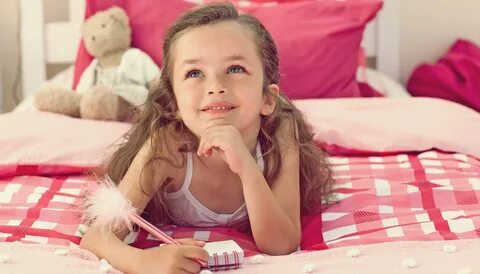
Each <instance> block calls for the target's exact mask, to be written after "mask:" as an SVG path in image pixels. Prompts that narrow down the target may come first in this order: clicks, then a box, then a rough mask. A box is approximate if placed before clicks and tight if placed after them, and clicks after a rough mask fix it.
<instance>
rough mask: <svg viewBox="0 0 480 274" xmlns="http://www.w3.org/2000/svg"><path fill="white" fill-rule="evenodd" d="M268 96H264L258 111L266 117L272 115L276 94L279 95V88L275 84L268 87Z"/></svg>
mask: <svg viewBox="0 0 480 274" xmlns="http://www.w3.org/2000/svg"><path fill="white" fill-rule="evenodd" d="M268 90H269V92H268V94H267V95H265V96H264V97H265V101H264V102H263V106H262V108H261V109H260V114H262V115H264V116H267V115H270V114H272V112H273V111H274V110H275V107H276V106H277V98H278V94H279V93H280V88H279V87H278V85H276V84H271V85H268Z"/></svg>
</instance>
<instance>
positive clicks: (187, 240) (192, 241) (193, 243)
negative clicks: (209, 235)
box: [175, 238, 205, 247]
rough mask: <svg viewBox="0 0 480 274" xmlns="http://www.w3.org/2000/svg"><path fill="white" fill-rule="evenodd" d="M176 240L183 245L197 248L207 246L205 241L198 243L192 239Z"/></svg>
mask: <svg viewBox="0 0 480 274" xmlns="http://www.w3.org/2000/svg"><path fill="white" fill-rule="evenodd" d="M175 240H176V241H177V242H179V243H180V244H182V245H195V246H199V247H203V246H204V245H205V242H204V241H197V240H195V239H191V238H186V239H175Z"/></svg>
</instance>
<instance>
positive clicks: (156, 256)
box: [126, 239, 208, 274]
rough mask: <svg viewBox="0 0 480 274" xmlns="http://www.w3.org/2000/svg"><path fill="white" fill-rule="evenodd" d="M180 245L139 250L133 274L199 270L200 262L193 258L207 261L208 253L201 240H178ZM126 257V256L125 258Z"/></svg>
mask: <svg viewBox="0 0 480 274" xmlns="http://www.w3.org/2000/svg"><path fill="white" fill-rule="evenodd" d="M178 242H180V243H181V245H173V244H166V245H163V246H161V247H157V248H151V249H146V250H140V253H139V259H138V260H136V263H137V267H136V269H137V271H135V274H154V273H161V274H177V273H181V274H185V273H198V272H200V268H201V266H200V264H199V263H198V262H197V261H195V260H202V261H204V262H207V261H208V253H207V251H206V250H205V249H203V248H202V247H203V246H204V245H205V243H204V242H202V241H196V240H194V239H184V240H178ZM126 259H128V258H126Z"/></svg>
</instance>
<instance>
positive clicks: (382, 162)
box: [0, 151, 480, 255]
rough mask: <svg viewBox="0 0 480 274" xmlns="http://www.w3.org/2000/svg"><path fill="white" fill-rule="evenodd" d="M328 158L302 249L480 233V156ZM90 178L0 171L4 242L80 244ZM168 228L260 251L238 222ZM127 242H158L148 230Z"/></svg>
mask: <svg viewBox="0 0 480 274" xmlns="http://www.w3.org/2000/svg"><path fill="white" fill-rule="evenodd" d="M330 160H331V162H332V164H333V168H334V174H335V178H336V184H335V193H336V195H337V200H338V201H337V202H336V203H334V204H332V205H331V206H330V207H328V208H327V209H326V210H325V211H324V212H323V213H322V214H321V215H320V214H319V215H312V216H304V217H303V218H302V225H303V227H302V228H303V239H302V244H301V247H302V249H306V250H310V249H326V248H330V247H340V246H351V245H360V244H371V243H379V242H391V241H431V240H453V239H475V238H478V237H480V205H479V199H478V197H480V161H479V160H477V159H475V158H473V157H469V156H467V155H464V154H458V153H456V154H451V153H443V152H439V151H427V152H424V153H420V154H396V155H391V156H381V157H380V156H376V157H331V158H330ZM93 183H94V179H93V178H91V177H88V176H86V175H68V176H52V177H40V176H17V177H9V178H3V179H1V178H0V241H1V242H15V241H20V242H27V243H44V244H56V245H66V246H68V245H72V244H78V243H79V241H80V238H81V231H82V230H84V229H85V227H83V225H81V224H80V212H79V210H78V209H77V208H76V205H77V204H78V202H79V200H80V195H81V192H82V190H83V189H85V187H87V186H88V184H93ZM163 229H164V230H166V231H167V232H168V233H170V234H171V235H172V236H173V237H175V238H184V237H193V238H196V239H200V240H205V241H217V240H224V239H228V238H233V239H235V240H236V241H238V242H239V244H240V245H241V246H242V247H243V248H245V249H246V250H247V255H252V254H255V246H254V244H253V241H252V238H251V236H250V235H245V234H242V233H239V232H237V231H235V230H233V229H229V228H213V229H199V228H179V227H172V226H170V227H163ZM272 229H273V228H272ZM127 241H130V242H133V243H132V244H133V245H135V246H138V247H150V246H155V245H158V242H157V241H156V240H155V239H154V238H152V237H150V236H148V235H147V233H146V232H145V231H143V230H140V231H139V232H138V233H133V234H132V235H129V236H128V237H127Z"/></svg>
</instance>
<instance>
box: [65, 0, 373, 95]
mask: <svg viewBox="0 0 480 274" xmlns="http://www.w3.org/2000/svg"><path fill="white" fill-rule="evenodd" d="M113 4H115V5H118V6H121V7H123V8H124V9H125V10H126V11H127V13H128V15H129V16H130V19H131V24H132V28H133V37H132V44H133V46H134V47H137V48H140V49H142V50H143V51H145V52H147V53H148V54H150V55H151V56H152V58H153V59H154V60H155V61H156V62H157V63H158V64H159V65H161V62H162V60H161V56H162V49H161V45H162V41H163V40H162V38H163V33H164V30H165V28H166V27H167V26H168V25H169V24H170V23H171V22H173V21H174V20H175V18H176V17H177V16H178V15H179V14H180V13H181V12H182V11H184V10H186V9H188V8H189V7H191V6H192V4H189V3H186V2H184V1H180V0H171V1H162V2H161V4H160V2H158V1H156V0H143V1H135V0H123V1H119V0H117V1H113V0H87V12H86V17H88V16H90V15H91V14H94V13H95V12H97V11H100V10H103V9H106V8H108V7H110V6H111V5H113ZM382 4H383V1H382V0H344V1H337V0H323V1H307V0H304V1H295V2H285V3H277V4H272V3H269V4H261V3H253V2H250V4H248V5H244V4H242V5H239V6H241V7H240V9H242V10H244V11H246V12H248V13H250V14H252V15H254V16H256V17H257V18H259V19H260V21H261V22H262V23H263V24H264V25H265V26H266V27H267V29H268V30H269V31H270V32H271V34H272V36H273V38H274V39H275V41H276V43H277V46H278V49H279V54H280V67H281V68H280V72H281V76H282V77H281V83H280V84H281V88H282V90H283V91H284V92H285V93H286V94H287V95H289V96H290V97H291V98H295V99H300V98H334V97H360V92H359V89H358V86H357V83H356V81H355V73H356V69H357V66H358V56H359V47H360V42H361V40H362V35H363V30H364V28H365V25H366V24H367V22H368V21H370V20H371V19H372V18H373V17H374V16H375V14H376V13H377V12H378V10H379V9H380V8H381V6H382ZM90 60H91V57H89V56H88V54H87V52H86V51H85V48H84V47H83V44H81V45H80V48H79V52H78V56H77V60H76V63H75V76H74V86H76V83H77V82H78V79H79V78H80V75H81V73H82V72H83V70H84V69H85V67H86V66H87V65H88V63H89V62H90Z"/></svg>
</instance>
